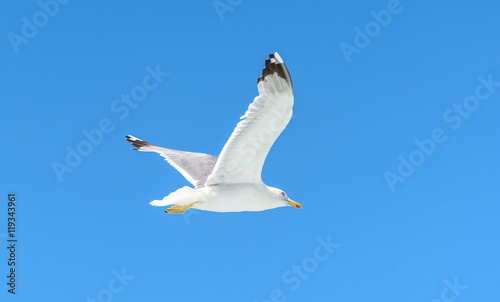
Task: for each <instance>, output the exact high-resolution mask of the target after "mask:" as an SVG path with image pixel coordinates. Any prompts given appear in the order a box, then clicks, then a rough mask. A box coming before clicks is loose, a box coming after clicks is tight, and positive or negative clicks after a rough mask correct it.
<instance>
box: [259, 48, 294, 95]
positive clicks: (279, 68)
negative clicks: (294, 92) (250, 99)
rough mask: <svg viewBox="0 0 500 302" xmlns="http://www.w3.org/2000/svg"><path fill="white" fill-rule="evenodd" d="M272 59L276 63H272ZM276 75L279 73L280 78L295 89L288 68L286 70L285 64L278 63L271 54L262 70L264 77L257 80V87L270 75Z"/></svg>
mask: <svg viewBox="0 0 500 302" xmlns="http://www.w3.org/2000/svg"><path fill="white" fill-rule="evenodd" d="M270 59H273V61H274V62H272V61H271V60H270ZM274 73H277V74H278V76H279V77H280V78H282V79H284V80H285V81H287V82H289V84H290V87H291V88H292V89H293V84H292V78H291V77H290V73H289V72H288V68H286V65H285V63H284V62H278V60H276V57H275V56H274V54H269V59H266V63H265V67H264V69H262V76H261V77H260V78H258V79H257V85H258V84H259V83H260V82H262V81H264V79H265V78H266V77H267V76H268V75H272V74H274Z"/></svg>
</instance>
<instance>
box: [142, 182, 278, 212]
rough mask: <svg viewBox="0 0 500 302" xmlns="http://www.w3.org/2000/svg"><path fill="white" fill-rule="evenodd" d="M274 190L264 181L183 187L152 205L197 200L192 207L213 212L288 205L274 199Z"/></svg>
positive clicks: (257, 209)
mask: <svg viewBox="0 0 500 302" xmlns="http://www.w3.org/2000/svg"><path fill="white" fill-rule="evenodd" d="M273 189H274V190H277V189H275V188H270V187H268V186H266V185H265V184H264V183H263V182H261V183H260V184H258V183H247V184H245V183H241V184H224V185H217V186H206V187H202V188H199V189H193V188H191V187H187V186H186V187H183V188H180V189H178V190H177V191H175V192H172V193H170V194H169V195H168V196H165V198H163V199H162V200H153V201H152V202H151V205H153V206H168V205H173V204H176V205H183V206H186V205H189V204H190V203H192V202H193V201H197V203H195V204H194V205H193V206H192V208H193V209H198V210H205V211H212V212H243V211H251V212H254V211H263V210H269V209H274V208H278V207H284V206H286V205H287V204H286V203H283V202H280V201H279V200H276V199H275V198H274V195H275V194H274V193H273Z"/></svg>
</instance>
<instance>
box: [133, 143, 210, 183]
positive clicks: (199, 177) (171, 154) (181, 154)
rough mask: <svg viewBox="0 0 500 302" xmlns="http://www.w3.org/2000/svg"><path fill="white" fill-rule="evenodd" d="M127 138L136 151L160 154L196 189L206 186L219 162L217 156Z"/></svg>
mask: <svg viewBox="0 0 500 302" xmlns="http://www.w3.org/2000/svg"><path fill="white" fill-rule="evenodd" d="M126 138H127V140H128V141H129V142H130V143H131V144H132V146H134V147H136V148H137V149H135V150H139V151H145V152H157V153H159V154H160V155H161V156H163V157H164V158H165V160H166V161H167V162H168V163H169V164H171V165H172V167H174V168H175V169H177V171H179V172H180V173H181V174H182V176H184V177H185V178H186V179H187V180H188V181H189V182H190V183H192V184H193V185H194V186H196V187H202V186H204V185H205V183H206V180H207V177H208V176H209V175H210V174H211V173H212V170H213V168H214V166H215V163H216V162H217V156H213V155H209V154H205V153H195V152H186V151H178V150H172V149H167V148H163V147H160V146H157V145H153V144H150V143H148V142H145V141H143V140H141V139H138V138H137V137H134V136H132V135H127V136H126Z"/></svg>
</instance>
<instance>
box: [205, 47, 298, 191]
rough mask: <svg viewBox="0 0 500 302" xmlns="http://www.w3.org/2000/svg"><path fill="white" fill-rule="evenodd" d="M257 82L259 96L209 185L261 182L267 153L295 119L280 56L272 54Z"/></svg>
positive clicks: (219, 163) (285, 69) (237, 129)
mask: <svg viewBox="0 0 500 302" xmlns="http://www.w3.org/2000/svg"><path fill="white" fill-rule="evenodd" d="M269 57H270V59H267V60H266V67H265V68H264V69H263V71H262V77H260V78H259V80H258V81H257V88H258V91H259V96H257V97H256V98H255V99H254V101H253V103H252V104H250V106H249V107H248V110H247V111H246V113H245V115H243V116H242V117H241V118H242V119H243V120H242V121H240V122H239V123H238V125H237V126H236V128H235V129H234V131H233V133H232V134H231V137H230V138H229V140H228V141H227V143H226V145H225V146H224V148H223V149H222V152H221V153H220V155H219V159H218V160H217V163H216V164H215V166H214V168H213V171H212V174H211V175H210V176H209V177H208V179H207V185H217V184H227V183H259V182H262V179H261V172H262V167H263V165H264V161H265V160H266V157H267V154H268V153H269V150H270V149H271V147H272V145H273V144H274V141H275V140H276V139H277V138H278V136H279V135H280V134H281V132H282V131H283V130H284V129H285V127H286V125H287V124H288V122H289V121H290V118H291V117H292V107H293V88H292V81H291V79H290V75H289V73H288V70H287V68H286V66H285V64H284V63H283V60H282V59H281V57H280V56H279V54H278V53H276V52H275V53H274V55H272V54H271V55H269Z"/></svg>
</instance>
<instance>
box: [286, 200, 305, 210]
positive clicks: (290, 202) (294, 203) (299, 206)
mask: <svg viewBox="0 0 500 302" xmlns="http://www.w3.org/2000/svg"><path fill="white" fill-rule="evenodd" d="M288 205H290V206H292V207H296V208H297V209H302V205H301V204H300V203H298V202H296V201H293V200H289V201H288Z"/></svg>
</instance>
